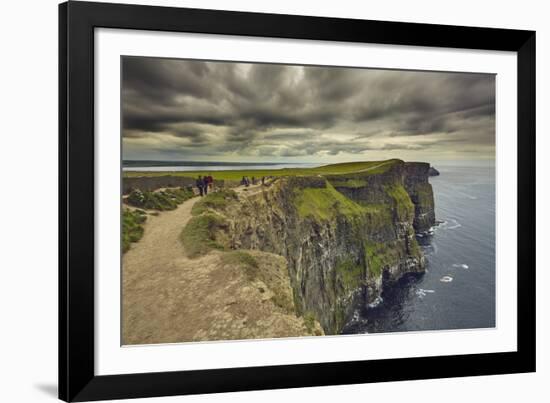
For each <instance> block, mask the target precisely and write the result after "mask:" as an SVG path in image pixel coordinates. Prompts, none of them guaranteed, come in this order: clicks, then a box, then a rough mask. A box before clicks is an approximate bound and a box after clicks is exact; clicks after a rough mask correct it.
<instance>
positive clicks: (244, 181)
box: [241, 176, 266, 187]
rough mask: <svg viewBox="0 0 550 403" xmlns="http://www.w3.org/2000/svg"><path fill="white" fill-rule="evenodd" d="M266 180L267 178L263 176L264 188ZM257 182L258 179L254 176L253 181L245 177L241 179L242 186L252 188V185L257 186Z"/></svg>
mask: <svg viewBox="0 0 550 403" xmlns="http://www.w3.org/2000/svg"><path fill="white" fill-rule="evenodd" d="M265 179H266V177H265V176H262V179H261V181H262V186H264V185H265ZM256 182H257V180H256V178H255V177H254V176H253V177H252V179H248V176H243V178H242V179H241V186H246V187H248V186H250V185H251V184H252V185H255V184H256Z"/></svg>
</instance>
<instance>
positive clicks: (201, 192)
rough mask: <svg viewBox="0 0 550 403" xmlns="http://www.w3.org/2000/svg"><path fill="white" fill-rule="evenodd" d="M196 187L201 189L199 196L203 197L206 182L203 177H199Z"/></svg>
mask: <svg viewBox="0 0 550 403" xmlns="http://www.w3.org/2000/svg"><path fill="white" fill-rule="evenodd" d="M196 185H197V187H198V188H199V194H200V195H201V197H202V195H203V193H204V192H203V186H204V181H203V180H202V177H201V176H200V175H199V177H198V178H197V182H196Z"/></svg>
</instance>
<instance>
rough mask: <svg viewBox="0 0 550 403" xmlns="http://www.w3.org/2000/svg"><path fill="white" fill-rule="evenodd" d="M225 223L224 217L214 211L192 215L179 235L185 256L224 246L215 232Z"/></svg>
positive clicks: (192, 255)
mask: <svg viewBox="0 0 550 403" xmlns="http://www.w3.org/2000/svg"><path fill="white" fill-rule="evenodd" d="M226 225H227V223H226V221H225V219H224V218H223V217H221V216H220V215H218V214H214V213H204V214H201V215H198V216H195V217H192V218H191V219H190V220H189V222H188V223H187V225H186V226H185V227H184V228H183V230H182V232H181V235H180V239H181V241H182V243H183V246H184V247H185V250H186V252H187V256H188V257H190V258H194V257H198V256H201V255H204V254H206V253H208V252H209V251H210V250H212V249H220V250H221V249H224V246H223V245H222V244H221V243H220V242H219V241H218V240H217V239H216V232H217V231H218V230H219V229H220V228H223V227H225V226H226Z"/></svg>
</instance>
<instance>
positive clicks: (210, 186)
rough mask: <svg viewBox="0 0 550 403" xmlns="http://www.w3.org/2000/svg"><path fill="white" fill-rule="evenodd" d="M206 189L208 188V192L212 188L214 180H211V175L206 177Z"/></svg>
mask: <svg viewBox="0 0 550 403" xmlns="http://www.w3.org/2000/svg"><path fill="white" fill-rule="evenodd" d="M207 179H208V187H209V188H210V191H212V189H213V188H214V178H212V175H208V177H207Z"/></svg>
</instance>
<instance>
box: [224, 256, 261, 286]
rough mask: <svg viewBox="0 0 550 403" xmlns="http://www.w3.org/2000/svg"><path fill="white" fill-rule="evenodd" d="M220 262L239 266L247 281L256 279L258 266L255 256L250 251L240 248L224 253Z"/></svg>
mask: <svg viewBox="0 0 550 403" xmlns="http://www.w3.org/2000/svg"><path fill="white" fill-rule="evenodd" d="M222 263H223V264H228V265H234V266H239V267H241V268H242V269H243V270H244V273H245V275H246V278H247V280H248V281H255V280H257V279H258V276H259V270H258V269H259V267H260V266H259V264H258V261H257V260H256V258H255V257H254V256H252V255H251V254H250V253H247V252H244V251H241V250H236V251H232V252H227V253H224V254H223V255H222Z"/></svg>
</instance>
